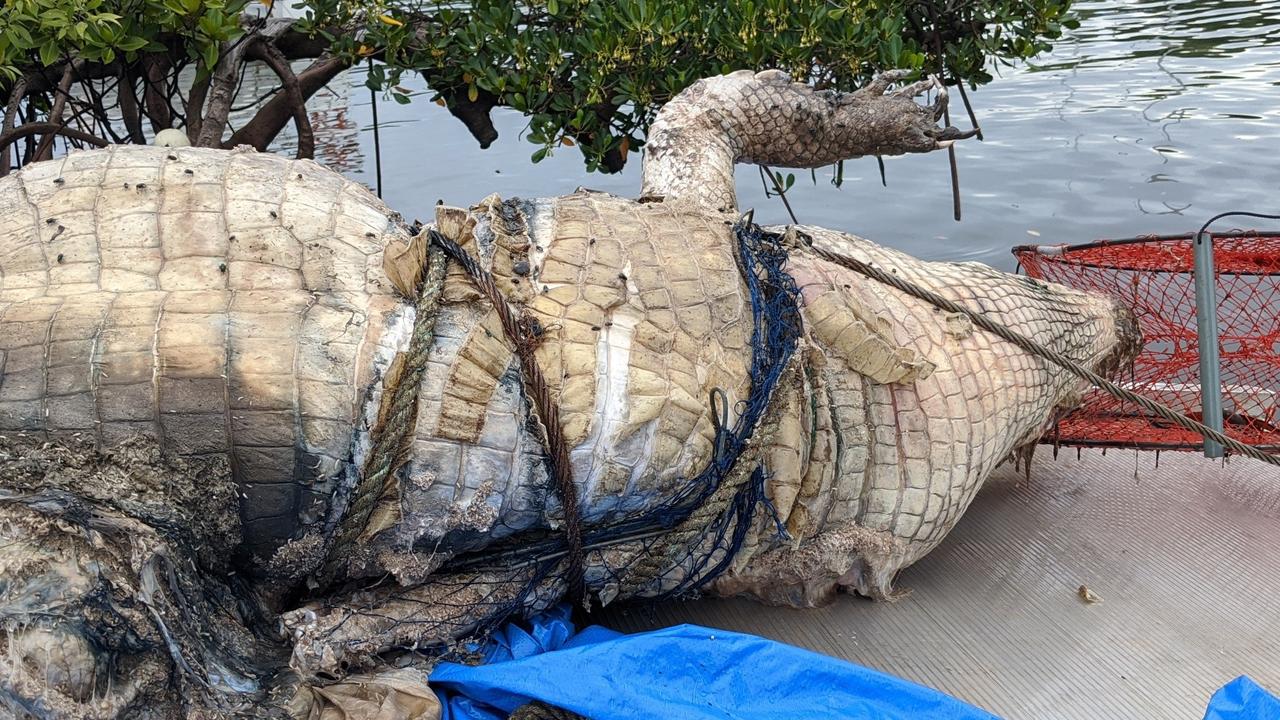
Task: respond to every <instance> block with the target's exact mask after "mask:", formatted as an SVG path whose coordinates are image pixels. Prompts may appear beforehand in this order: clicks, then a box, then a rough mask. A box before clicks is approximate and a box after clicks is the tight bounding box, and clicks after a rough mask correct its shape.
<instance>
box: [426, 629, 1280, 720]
mask: <svg viewBox="0 0 1280 720" xmlns="http://www.w3.org/2000/svg"><path fill="white" fill-rule="evenodd" d="M483 655H484V664H482V665H476V666H471V665H459V664H456V663H443V664H441V665H439V666H437V667H436V668H435V670H434V671H432V673H431V678H430V682H431V686H432V688H434V689H435V691H436V693H437V694H439V695H440V700H441V705H443V707H444V714H443V717H442V720H505V718H506V717H507V715H508V714H509V713H510V712H511V711H512V710H514V709H516V708H517V707H519V706H521V705H524V704H525V703H528V702H530V701H532V700H541V701H543V702H546V703H549V704H551V705H554V706H556V707H560V708H564V709H566V710H571V711H573V712H576V713H578V714H579V715H584V716H586V717H590V718H593V719H594V720H631V719H632V718H637V717H669V718H682V719H683V718H687V719H689V720H725V719H726V718H734V719H735V720H776V718H779V717H785V718H792V719H794V720H811V719H812V720H817V719H818V718H822V719H823V720H825V719H826V718H867V719H874V720H899V719H902V720H906V719H907V718H910V719H911V720H933V719H938V720H941V719H942V718H946V719H947V720H999V719H998V718H996V716H994V715H992V714H990V713H987V712H985V711H983V710H979V709H978V708H975V707H973V706H971V705H967V704H965V703H963V702H961V701H959V700H956V699H955V698H952V697H950V696H948V695H944V694H942V693H940V692H938V691H936V690H931V689H929V688H926V687H923V686H921V685H916V684H915V683H911V682H907V681H906V680H901V679H899V678H895V677H892V676H890V675H885V674H884V673H880V672H876V671H875V670H869V669H867V668H864V667H860V666H858V665H854V664H852V663H848V662H844V661H842V660H836V659H834V658H830V657H827V656H825V655H819V654H817V653H812V652H809V651H807V650H801V649H800V648H796V647H792V646H790V645H784V644H782V643H778V642H774V641H772V640H765V639H764V638H759V637H755V636H753V635H743V634H740V633H732V632H726V631H724V630H713V629H709V628H705V627H699V626H696V625H678V626H676V627H671V628H667V629H665V630H657V631H654V632H648V633H638V634H635V635H623V634H621V633H618V632H615V631H613V630H609V629H606V628H602V627H599V626H591V627H588V628H587V629H585V630H583V631H582V632H580V633H577V634H574V626H573V623H572V622H570V621H569V610H568V608H567V607H565V606H561V607H559V608H557V609H555V610H553V611H551V612H548V613H544V614H543V615H539V616H537V617H535V618H533V619H532V620H531V621H529V622H528V623H526V624H517V623H510V624H508V625H507V626H505V627H504V628H503V629H502V630H501V631H500V632H498V633H496V634H495V635H494V636H493V637H492V638H490V640H489V641H488V642H487V643H486V644H485V646H484V647H483ZM1204 720H1280V700H1277V699H1276V697H1275V696H1273V695H1271V694H1270V693H1268V692H1267V691H1266V690H1264V689H1263V688H1262V687H1261V686H1259V685H1258V684H1257V683H1255V682H1254V681H1252V680H1251V679H1249V678H1248V677H1244V676H1241V677H1238V678H1236V679H1235V680H1233V681H1231V682H1230V683H1228V684H1227V685H1226V686H1224V687H1223V688H1222V689H1220V690H1218V692H1216V693H1215V694H1214V696H1213V698H1212V699H1211V700H1210V701H1209V707H1208V710H1207V711H1206V712H1205V715H1204Z"/></svg>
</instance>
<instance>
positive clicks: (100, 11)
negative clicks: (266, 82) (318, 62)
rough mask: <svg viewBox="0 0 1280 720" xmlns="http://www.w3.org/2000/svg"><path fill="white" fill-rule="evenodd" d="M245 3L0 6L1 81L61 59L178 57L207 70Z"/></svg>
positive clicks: (197, 0)
mask: <svg viewBox="0 0 1280 720" xmlns="http://www.w3.org/2000/svg"><path fill="white" fill-rule="evenodd" d="M247 3H248V0H4V3H3V5H0V76H3V78H5V79H8V80H12V79H13V78H14V77H16V75H17V74H18V73H19V72H20V71H23V72H25V71H30V70H32V69H36V68H40V67H47V66H49V65H53V64H55V63H57V62H59V61H62V60H67V59H72V58H74V59H79V60H84V61H87V62H93V63H103V64H110V63H112V62H114V61H116V60H117V59H120V60H124V61H126V62H132V61H133V60H135V59H136V58H137V57H138V54H139V53H170V52H173V51H175V50H176V51H178V52H180V53H182V54H185V55H186V56H187V57H188V58H189V59H191V60H193V61H197V62H199V63H200V64H201V65H202V67H204V68H205V69H206V70H208V69H211V68H212V67H213V66H214V65H215V64H216V63H217V61H218V47H219V44H220V43H221V42H222V41H224V40H228V39H231V38H234V37H237V36H238V35H240V34H241V33H242V32H243V31H242V29H241V26H240V13H241V11H242V10H243V9H244V6H245V5H246V4H247Z"/></svg>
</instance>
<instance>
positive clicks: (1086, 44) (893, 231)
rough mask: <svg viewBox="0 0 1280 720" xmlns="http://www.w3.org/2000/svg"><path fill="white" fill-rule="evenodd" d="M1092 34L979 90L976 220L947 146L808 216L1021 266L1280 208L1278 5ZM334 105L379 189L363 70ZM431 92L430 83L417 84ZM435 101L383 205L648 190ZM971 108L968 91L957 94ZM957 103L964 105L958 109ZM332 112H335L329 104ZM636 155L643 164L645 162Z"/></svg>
mask: <svg viewBox="0 0 1280 720" xmlns="http://www.w3.org/2000/svg"><path fill="white" fill-rule="evenodd" d="M1076 7H1077V11H1078V13H1079V14H1080V16H1081V19H1082V26H1081V27H1080V29H1079V30H1077V31H1076V32H1074V33H1073V34H1072V35H1070V36H1069V37H1064V38H1063V39H1062V40H1060V41H1059V43H1058V44H1057V46H1056V47H1055V49H1054V51H1053V52H1052V53H1049V54H1046V55H1043V56H1040V57H1038V58H1036V59H1035V60H1034V61H1033V62H1031V63H1028V64H1025V65H1021V66H1019V67H1017V68H1012V69H1010V68H1006V69H1004V70H1003V71H1002V74H1001V76H1000V77H998V78H997V79H996V80H995V81H994V82H992V83H991V84H989V85H986V86H984V87H982V88H980V89H979V90H978V91H977V92H976V93H971V95H970V97H971V99H972V100H973V103H974V105H975V108H976V110H977V112H978V116H979V121H980V122H981V124H982V127H983V130H984V133H985V135H986V141H985V142H981V143H979V142H977V141H976V140H970V141H966V142H965V143H962V144H961V145H959V146H958V147H959V148H960V150H959V153H958V157H959V163H960V187H961V193H962V200H963V204H964V220H963V221H962V222H959V223H957V222H955V221H954V220H952V217H951V194H950V192H951V191H950V183H949V178H948V170H947V158H946V154H945V153H941V152H939V153H932V154H929V155H923V156H910V157H904V158H889V159H887V160H886V165H887V177H888V187H887V188H883V187H881V186H880V177H879V173H878V171H877V169H876V163H875V160H874V159H862V160H856V161H853V162H851V163H847V164H846V169H845V183H844V186H843V187H842V188H839V189H837V188H835V187H833V186H832V185H831V183H830V177H831V171H830V170H829V169H827V170H819V171H818V173H817V183H816V185H815V184H814V183H812V182H811V181H810V179H809V174H808V172H803V173H799V172H798V173H797V181H796V186H795V188H794V189H793V190H792V191H791V197H792V204H793V206H794V207H795V210H796V214H797V215H798V217H799V218H800V220H801V221H802V222H807V223H814V224H820V225H825V226H827V227H832V228H840V229H844V230H848V231H851V232H855V233H858V234H861V235H864V236H866V237H869V238H872V239H874V240H877V241H879V242H882V243H885V244H889V245H893V246H896V247H899V248H902V249H904V250H907V251H908V252H911V253H914V254H917V255H920V256H923V257H930V258H946V259H965V260H980V261H982V262H987V263H990V264H993V265H996V266H998V267H1002V268H1006V269H1011V268H1012V266H1013V261H1012V257H1011V256H1010V254H1009V248H1010V247H1011V246H1013V245H1016V244H1020V243H1027V242H1044V243H1059V242H1083V241H1087V240H1091V239H1094V238H1100V237H1127V236H1132V235H1139V234H1145V233H1152V232H1160V233H1165V232H1185V231H1190V230H1194V229H1196V228H1197V227H1199V225H1200V224H1201V223H1202V222H1203V221H1204V220H1206V219H1207V218H1208V217H1209V216H1211V215H1213V214H1215V213H1217V212H1220V211H1223V210H1229V209H1251V210H1259V211H1263V212H1267V211H1270V212H1278V211H1280V195H1277V189H1280V166H1278V165H1277V163H1276V162H1275V160H1274V159H1273V158H1274V154H1275V153H1276V151H1277V149H1278V148H1280V87H1278V86H1280V44H1278V43H1280V0H1265V1H1264V0H1160V1H1158V2H1156V1H1145V0H1144V1H1142V2H1132V1H1117V0H1109V1H1106V2H1100V1H1095V2H1081V3H1078V4H1077V6H1076ZM348 81H349V87H346V88H343V87H339V88H338V90H337V93H336V95H335V96H334V97H333V98H331V99H330V100H329V101H325V100H323V99H321V101H320V102H321V104H322V105H323V104H324V103H326V102H328V104H330V105H331V106H332V108H330V109H327V110H323V112H321V113H320V115H322V116H323V122H324V124H325V129H324V130H322V131H321V138H322V139H321V143H322V145H323V151H322V152H323V157H322V158H321V159H322V160H324V161H327V162H330V163H331V164H332V165H334V166H335V167H336V168H337V169H340V170H342V171H343V172H345V173H347V174H348V175H349V176H351V177H353V178H356V179H358V180H360V181H362V182H365V183H368V184H370V185H373V184H374V168H373V157H374V153H373V135H372V118H371V115H370V110H371V107H370V100H369V93H368V91H367V90H365V89H364V88H363V86H362V84H361V83H362V82H363V78H362V74H356V73H353V74H352V75H351V76H350V77H349V79H348ZM419 89H421V88H420V87H419ZM425 100H426V98H425V97H423V98H419V99H418V100H417V101H415V102H414V103H412V104H411V105H408V106H400V105H397V104H395V103H393V102H389V101H380V102H379V103H378V110H379V114H380V115H379V119H380V125H381V142H382V166H383V169H382V176H383V195H384V197H385V198H386V200H387V202H388V203H389V204H390V205H391V206H392V207H393V208H395V209H397V210H399V211H401V212H402V213H404V214H405V215H406V216H408V217H415V216H416V217H419V218H421V219H424V220H425V219H428V218H429V217H431V214H432V206H433V205H434V204H435V203H436V201H437V200H441V199H442V200H444V201H445V202H446V203H448V204H452V205H465V204H469V203H473V202H475V201H477V200H479V199H480V198H482V197H484V196H485V195H487V194H489V193H493V192H497V193H499V194H500V195H502V196H503V197H510V196H536V195H556V194H560V193H565V192H569V191H572V190H573V189H574V188H576V187H578V186H579V185H585V186H587V187H591V188H595V189H600V190H608V191H610V192H615V193H618V194H622V195H635V194H636V193H638V192H639V188H640V178H639V173H640V163H639V162H638V161H633V162H632V163H629V164H628V166H627V168H626V170H625V171H624V172H622V173H621V174H618V175H601V174H587V173H586V172H585V171H584V170H583V169H582V161H581V158H580V156H579V155H578V152H577V150H576V149H574V148H562V149H561V150H559V151H558V152H557V153H556V154H555V155H554V156H553V157H551V158H549V159H548V160H545V161H543V162H542V163H539V164H537V165H534V164H532V163H530V162H529V155H530V154H531V153H532V152H533V151H534V149H535V146H534V145H532V144H531V143H529V142H527V141H525V140H523V139H522V138H521V137H520V131H521V129H522V128H523V127H524V123H525V120H524V118H523V117H522V116H520V115H519V114H517V113H514V112H510V111H496V112H495V121H496V124H497V126H498V129H499V131H500V132H501V134H502V135H501V138H500V139H499V140H498V141H497V142H496V143H494V144H493V146H492V147H490V148H489V149H488V150H481V149H479V147H478V146H477V145H476V143H475V141H474V140H473V139H472V138H471V136H470V135H469V134H468V133H467V132H466V130H465V129H464V128H463V127H462V124H461V123H460V122H458V121H457V120H455V119H454V118H453V117H452V116H451V115H449V114H448V112H447V111H446V110H445V109H444V108H441V107H438V106H436V105H434V104H431V103H428V102H426V101H425ZM957 100H958V97H957ZM958 107H959V103H958V102H957V108H958ZM317 109H318V110H320V109H321V108H317ZM637 160H638V159H637ZM738 193H739V198H740V205H741V206H742V207H743V208H748V207H754V208H756V211H757V217H758V218H763V219H764V220H765V221H768V222H785V221H786V219H787V218H786V213H785V210H784V209H783V207H782V206H781V204H780V203H779V201H778V200H777V199H776V198H774V199H767V198H766V197H765V195H764V192H763V191H762V189H761V183H760V178H759V175H758V174H757V171H756V170H755V168H748V167H744V168H741V169H740V172H739V177H738Z"/></svg>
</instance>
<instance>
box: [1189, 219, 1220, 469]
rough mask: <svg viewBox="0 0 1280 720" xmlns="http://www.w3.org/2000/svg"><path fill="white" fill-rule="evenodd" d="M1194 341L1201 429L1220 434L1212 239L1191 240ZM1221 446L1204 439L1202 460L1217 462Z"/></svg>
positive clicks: (1204, 235)
mask: <svg viewBox="0 0 1280 720" xmlns="http://www.w3.org/2000/svg"><path fill="white" fill-rule="evenodd" d="M1195 244H1196V245H1195V251H1196V253H1195V258H1196V277H1195V281H1196V340H1197V343H1198V344H1199V346H1200V347H1199V349H1200V407H1201V410H1202V411H1203V422H1204V424H1205V425H1208V426H1209V427H1211V428H1213V429H1214V430H1217V431H1218V432H1222V376H1221V372H1220V371H1221V369H1222V365H1221V363H1220V362H1219V358H1218V286H1217V282H1216V276H1215V275H1214V270H1213V235H1211V234H1210V233H1208V232H1202V233H1200V234H1198V235H1196V239H1195ZM1222 455H1223V451H1222V445H1220V444H1218V443H1217V442H1215V441H1213V440H1210V439H1209V438H1205V439H1204V456H1205V457H1207V458H1220V457H1222Z"/></svg>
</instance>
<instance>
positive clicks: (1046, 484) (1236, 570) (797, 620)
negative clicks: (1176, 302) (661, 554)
mask: <svg viewBox="0 0 1280 720" xmlns="http://www.w3.org/2000/svg"><path fill="white" fill-rule="evenodd" d="M1156 459H1157V458H1156V455H1155V454H1154V453H1149V452H1142V453H1135V451H1132V450H1130V451H1117V450H1111V451H1109V452H1107V454H1106V455H1105V456H1104V455H1103V454H1102V453H1101V452H1100V451H1098V450H1086V451H1084V453H1083V455H1082V457H1081V458H1079V459H1077V456H1076V451H1075V450H1073V449H1063V450H1062V452H1061V454H1060V455H1059V457H1058V459H1057V460H1054V459H1052V458H1051V451H1050V450H1049V449H1048V448H1041V450H1040V451H1039V452H1038V453H1037V460H1036V461H1035V462H1034V463H1033V465H1032V473H1031V481H1030V483H1027V482H1025V481H1024V479H1023V476H1022V473H1021V472H1015V471H1014V469H1013V468H1012V467H1011V466H1005V467H1003V468H1001V469H1000V470H998V471H997V472H996V473H995V476H994V477H993V478H992V479H991V480H990V481H988V484H987V487H986V488H984V490H983V491H982V493H980V494H979V496H978V498H977V500H976V501H975V502H974V504H973V506H972V507H971V508H970V509H969V511H968V513H967V514H966V515H965V516H964V518H963V519H962V520H961V521H960V524H959V525H958V526H957V527H956V529H955V530H954V531H953V532H952V533H951V535H950V536H949V537H948V538H947V539H946V540H945V541H944V542H943V543H942V545H941V546H940V547H938V548H937V549H936V550H934V551H933V553H932V554H930V555H929V556H927V557H926V558H925V559H924V560H922V561H921V562H919V563H917V564H916V565H915V566H913V567H911V568H909V569H908V570H907V571H906V572H904V573H903V574H902V577H901V578H900V579H899V584H900V586H901V587H906V588H910V589H911V591H912V592H911V594H910V595H909V596H908V597H907V598H905V599H903V600H901V601H899V602H896V603H891V604H890V603H872V602H870V601H866V600H862V599H859V598H856V597H852V596H846V595H842V596H840V597H839V598H838V599H837V600H836V602H834V603H832V604H831V605H829V606H827V607H823V608H819V609H815V610H793V609H786V608H771V607H764V606H761V605H758V604H755V603H752V602H749V601H744V600H714V599H703V600H696V601H688V602H673V603H666V604H662V605H657V606H651V607H637V606H630V607H625V608H618V609H611V610H610V611H609V612H607V613H605V614H604V615H603V616H602V617H600V618H599V619H598V620H599V621H602V622H603V623H604V624H606V625H609V626H612V627H614V628H617V629H619V630H624V631H638V630H647V629H653V628H657V627H665V626H668V625H674V624H678V623H684V622H690V623H697V624H700V625H706V626H709V627H716V628H724V629H729V630H737V631H742V632H750V633H756V634H759V635H763V636H766V637H770V638H774V639H777V640H782V641H785V642H789V643H792V644H795V645H800V646H802V647H806V648H809V649H811V650H815V651H818V652H821V653H826V654H828V655H833V656H836V657H841V658H845V659H848V660H851V661H853V662H856V663H859V664H862V665H865V666H868V667H872V668H875V669H878V670H882V671H884V672H888V673H892V674H894V675H898V676H901V677H904V678H907V679H909V680H914V681H916V682H920V683H923V684H925V685H929V686H931V687H934V688H937V689H939V690H942V691H944V692H947V693H950V694H952V695H954V696H956V697H959V698H961V699H963V700H967V701H969V702H971V703H973V704H975V705H978V706H980V707H983V708H985V709H987V710H990V711H991V712H994V713H996V714H998V715H1001V716H1004V717H1006V718H1010V719H1013V718H1089V719H1090V720H1093V719H1095V718H1189V719H1193V720H1198V718H1200V717H1201V716H1202V715H1203V713H1204V708H1205V705H1206V704H1207V702H1208V700H1209V697H1210V695H1211V694H1212V693H1213V692H1214V690H1216V689H1217V688H1218V687H1220V686H1222V685H1223V684H1225V683H1226V682H1228V681H1229V680H1231V679H1232V678H1234V677H1236V676H1238V675H1241V674H1248V675H1251V676H1252V677H1253V678H1254V679H1255V680H1257V681H1258V682H1259V683H1261V684H1262V685H1263V686H1265V687H1268V688H1269V689H1270V690H1272V691H1273V692H1274V691H1276V690H1277V689H1280V471H1277V470H1276V468H1274V467H1270V466H1267V465H1265V464H1263V463H1260V462H1255V461H1250V460H1247V459H1242V458H1234V459H1232V460H1230V461H1228V462H1227V463H1226V464H1224V463H1222V462H1221V461H1213V460H1207V459H1205V458H1203V457H1201V456H1198V455H1192V454H1187V453H1172V452H1166V453H1162V454H1161V455H1160V456H1159V463H1158V466H1157V464H1156ZM1135 470H1136V477H1135ZM1081 585H1085V586H1087V587H1088V588H1089V589H1090V590H1092V591H1093V592H1094V593H1096V594H1097V595H1098V596H1099V597H1100V598H1101V599H1102V602H1100V603H1097V604H1089V603H1086V602H1085V601H1084V600H1082V599H1081V597H1080V595H1079V592H1078V591H1079V588H1080V586H1081ZM784 716H785V714H783V715H779V717H784Z"/></svg>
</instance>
